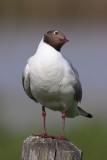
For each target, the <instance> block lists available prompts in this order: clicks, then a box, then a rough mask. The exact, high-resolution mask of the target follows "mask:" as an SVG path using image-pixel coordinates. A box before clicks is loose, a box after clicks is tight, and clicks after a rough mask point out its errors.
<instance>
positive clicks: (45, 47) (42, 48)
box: [36, 38, 60, 56]
mask: <svg viewBox="0 0 107 160" xmlns="http://www.w3.org/2000/svg"><path fill="white" fill-rule="evenodd" d="M59 53H60V52H58V51H57V50H55V49H54V48H53V47H52V46H50V45H49V44H47V43H45V42H44V41H43V38H42V40H41V41H40V43H39V46H38V49H37V51H36V54H42V55H43V54H44V55H45V56H46V54H59Z"/></svg>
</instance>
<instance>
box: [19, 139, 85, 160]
mask: <svg viewBox="0 0 107 160" xmlns="http://www.w3.org/2000/svg"><path fill="white" fill-rule="evenodd" d="M21 160H82V151H81V150H80V149H78V148H77V147H76V146H75V145H74V144H72V142H71V141H66V140H60V139H52V138H41V137H38V136H30V137H28V138H27V139H26V140H25V141H24V142H23V149H22V158H21Z"/></svg>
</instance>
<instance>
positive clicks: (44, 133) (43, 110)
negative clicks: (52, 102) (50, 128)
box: [42, 106, 47, 136]
mask: <svg viewBox="0 0 107 160" xmlns="http://www.w3.org/2000/svg"><path fill="white" fill-rule="evenodd" d="M42 116H43V136H46V135H47V134H46V128H45V118H46V111H45V107H44V106H42Z"/></svg>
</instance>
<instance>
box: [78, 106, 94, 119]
mask: <svg viewBox="0 0 107 160" xmlns="http://www.w3.org/2000/svg"><path fill="white" fill-rule="evenodd" d="M77 108H78V112H79V115H81V116H85V117H88V118H92V117H93V116H92V115H91V114H90V113H87V112H86V111H84V110H83V109H82V108H80V107H78V106H77Z"/></svg>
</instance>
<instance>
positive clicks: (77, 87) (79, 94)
mask: <svg viewBox="0 0 107 160" xmlns="http://www.w3.org/2000/svg"><path fill="white" fill-rule="evenodd" d="M67 61H68V63H69V65H70V67H71V69H72V71H73V72H74V76H75V79H76V81H75V83H74V85H73V88H74V89H75V99H76V100H77V101H79V102H80V101H81V99H82V86H81V82H80V80H79V74H78V72H77V70H76V69H75V68H74V67H73V65H72V64H71V62H70V61H69V60H68V59H67Z"/></svg>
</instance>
